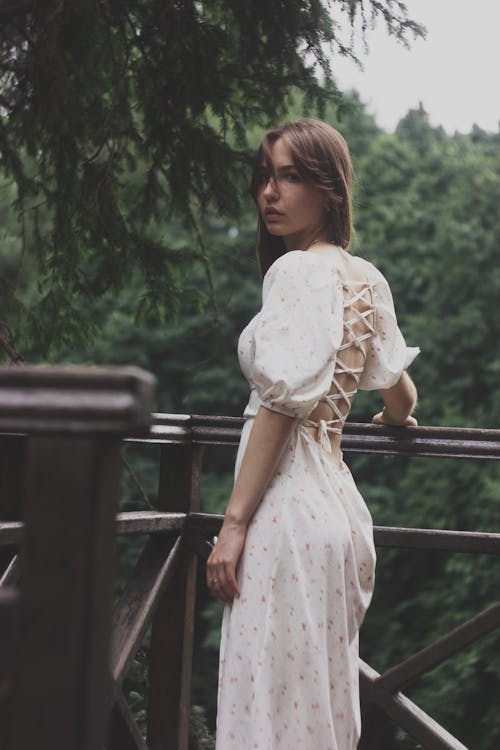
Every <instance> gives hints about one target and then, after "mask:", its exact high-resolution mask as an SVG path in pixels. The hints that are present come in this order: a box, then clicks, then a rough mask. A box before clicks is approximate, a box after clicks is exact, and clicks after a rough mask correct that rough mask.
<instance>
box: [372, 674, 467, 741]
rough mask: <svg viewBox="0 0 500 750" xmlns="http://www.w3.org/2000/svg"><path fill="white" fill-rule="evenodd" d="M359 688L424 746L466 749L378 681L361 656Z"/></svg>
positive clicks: (405, 699)
mask: <svg viewBox="0 0 500 750" xmlns="http://www.w3.org/2000/svg"><path fill="white" fill-rule="evenodd" d="M359 677H360V689H361V695H362V699H363V701H371V702H373V703H376V704H377V705H379V706H380V707H381V708H383V710H384V711H385V712H386V713H387V714H388V715H389V716H390V717H391V719H392V720H393V721H394V722H395V723H396V724H397V725H398V726H400V727H402V728H403V729H405V730H406V732H408V734H409V735H410V736H411V737H413V739H414V740H416V741H417V742H419V743H421V745H422V747H424V748H425V750H468V748H467V747H466V746H465V745H463V744H462V743H461V742H460V741H459V740H458V739H457V738H456V737H453V735H451V734H450V733H449V732H448V731H447V730H446V729H445V728H444V727H442V726H441V725H440V724H438V723H437V721H435V720H434V719H433V718H432V717H431V716H429V715H428V714H426V713H425V712H424V711H422V709H421V708H419V707H418V706H417V705H415V703H413V702H412V701H411V700H410V699H409V698H407V697H406V696H405V695H403V694H402V693H396V695H393V694H392V693H390V692H389V691H387V690H385V688H383V687H382V686H381V685H379V684H378V679H379V677H380V675H379V674H378V672H376V671H375V670H374V669H372V667H370V666H369V665H368V664H366V663H365V662H363V661H362V660H360V673H359Z"/></svg>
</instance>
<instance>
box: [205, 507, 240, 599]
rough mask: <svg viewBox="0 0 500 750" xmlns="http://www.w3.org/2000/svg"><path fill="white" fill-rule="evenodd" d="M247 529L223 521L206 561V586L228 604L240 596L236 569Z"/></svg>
mask: <svg viewBox="0 0 500 750" xmlns="http://www.w3.org/2000/svg"><path fill="white" fill-rule="evenodd" d="M246 535H247V527H246V525H245V524H241V523H237V522H235V521H228V520H227V519H225V520H224V523H223V524H222V528H221V530H220V534H219V537H218V539H217V542H216V544H215V546H214V548H213V550H212V552H211V553H210V557H209V558H208V560H207V586H208V588H209V589H210V591H211V592H212V594H214V596H216V597H217V598H218V599H220V600H221V601H223V602H224V603H225V604H230V603H231V602H232V601H233V599H234V597H235V596H239V595H240V589H239V586H238V582H237V580H236V567H237V565H238V561H239V559H240V557H241V553H242V551H243V547H244V545H245V539H246Z"/></svg>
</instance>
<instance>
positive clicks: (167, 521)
mask: <svg viewBox="0 0 500 750" xmlns="http://www.w3.org/2000/svg"><path fill="white" fill-rule="evenodd" d="M186 517H187V516H186V513H158V512H156V511H138V512H135V511H131V512H127V513H118V514H117V516H116V533H117V534H118V535H119V536H121V535H126V534H156V533H162V532H165V531H175V530H180V529H182V528H183V526H184V524H185V522H186ZM23 531H24V523H22V522H21V521H10V522H5V523H1V522H0V547H3V546H11V545H19V544H21V542H22V540H23Z"/></svg>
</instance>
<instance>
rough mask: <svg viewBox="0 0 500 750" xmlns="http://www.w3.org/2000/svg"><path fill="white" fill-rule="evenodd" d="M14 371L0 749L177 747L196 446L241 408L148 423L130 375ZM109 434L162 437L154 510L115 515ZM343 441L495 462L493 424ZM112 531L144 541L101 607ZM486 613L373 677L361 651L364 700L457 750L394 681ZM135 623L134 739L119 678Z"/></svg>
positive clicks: (228, 436)
mask: <svg viewBox="0 0 500 750" xmlns="http://www.w3.org/2000/svg"><path fill="white" fill-rule="evenodd" d="M22 372H23V374H22V375H20V373H19V372H18V371H16V372H15V374H13V371H12V370H11V371H1V370H0V432H3V433H4V434H3V435H2V436H0V513H1V515H0V518H1V519H2V522H1V523H0V561H1V556H2V555H3V563H4V565H3V567H4V569H5V572H4V575H3V579H2V581H1V586H0V637H1V636H3V637H2V638H1V640H0V643H2V644H6V643H7V642H8V643H9V647H8V648H6V647H5V645H2V646H0V721H1V726H2V733H3V734H0V746H1V747H7V748H9V750H28V749H29V750H32V748H34V747H36V748H37V750H49V749H50V750H77V749H78V750H101V748H103V747H106V748H107V749H108V750H186V749H187V746H188V714H189V704H190V683H191V665H192V650H193V625H194V615H195V598H196V593H195V592H196V567H197V564H196V563H197V557H198V556H201V557H202V558H206V557H207V555H208V553H209V550H210V540H211V539H212V538H213V536H214V535H216V534H217V533H218V530H219V528H220V524H221V522H222V517H221V516H214V515H208V514H203V513H201V512H200V476H201V471H202V454H203V447H204V446H205V445H210V446H214V445H219V446H224V445H225V446H235V445H237V443H238V441H239V436H240V432H241V427H242V425H243V420H242V419H239V418H232V417H204V416H189V415H168V414H156V415H153V420H152V424H151V425H150V426H149V425H148V416H149V413H150V410H151V390H152V384H151V381H150V379H149V378H148V376H147V375H146V374H144V373H140V372H139V371H130V370H124V371H95V372H94V374H93V376H92V377H91V378H90V379H89V378H88V377H87V373H86V372H85V371H82V370H76V371H72V372H66V371H62V372H61V371H43V372H42V371H40V370H39V369H37V368H30V369H29V370H28V369H26V370H23V371H22ZM87 412H88V413H87ZM7 433H10V434H7ZM14 433H15V434H14ZM20 433H23V435H21V434H20ZM122 438H124V439H126V440H128V441H134V442H139V441H140V442H142V443H149V444H151V443H154V444H159V445H160V474H159V487H158V494H157V500H156V510H154V511H145V512H140V513H137V512H136V513H118V514H116V510H117V502H118V482H119V478H120V472H121V464H120V461H119V453H120V442H121V439H122ZM342 448H343V450H344V451H353V452H363V453H380V454H392V455H397V454H399V455H415V456H441V457H442V456H453V457H458V458H472V457H473V458H482V459H486V460H488V459H489V460H498V459H499V458H500V431H495V430H472V429H448V428H430V427H418V428H406V429H404V430H401V429H398V428H392V429H391V428H382V427H379V426H374V425H357V424H350V425H347V426H346V430H345V435H344V436H343V443H342ZM21 504H23V505H24V510H23V513H22V516H23V517H22V520H21V518H20V513H19V509H20V507H21ZM116 533H117V534H145V535H147V542H146V544H145V546H144V548H143V550H142V552H141V554H140V556H139V559H138V562H137V565H136V567H135V569H134V572H133V573H132V575H131V577H130V579H129V580H128V582H127V585H126V588H125V590H124V592H123V594H122V596H121V598H120V600H119V601H118V603H117V605H116V607H115V611H114V613H113V614H112V613H111V609H110V602H111V586H112V576H111V571H112V569H113V546H114V545H113V540H114V537H115V534H116ZM375 542H376V544H377V545H378V546H379V547H398V548H405V549H432V550H443V551H448V552H451V551H454V552H473V553H484V554H490V555H498V554H500V534H488V533H474V532H455V531H446V530H430V529H401V528H388V527H375ZM499 626H500V603H499V602H497V603H494V604H493V605H492V606H491V607H490V608H489V609H487V610H485V612H483V613H480V614H478V615H477V616H476V617H474V618H472V619H471V620H469V621H468V622H466V623H464V624H463V625H461V626H459V627H458V628H456V629H455V630H453V631H452V632H451V633H448V634H446V635H444V636H443V637H442V638H440V639H439V640H438V641H436V642H435V643H433V644H430V645H429V646H427V647H426V648H424V649H423V650H422V651H419V652H418V653H416V654H414V655H413V656H411V657H410V658H408V659H406V660H405V661H404V662H402V663H401V664H399V665H396V666H394V667H392V668H391V669H389V670H387V671H386V672H385V673H383V674H382V675H379V674H377V673H376V672H375V671H374V670H373V669H372V668H371V667H370V666H369V665H367V664H364V663H361V664H360V677H361V694H362V701H363V703H364V704H365V706H366V705H369V704H371V705H375V706H377V707H378V708H380V709H383V711H385V712H386V713H387V714H388V715H389V716H390V717H391V718H392V719H393V720H394V721H395V722H396V723H397V724H399V725H400V726H401V727H403V728H404V729H405V730H406V731H407V732H408V734H409V735H410V736H411V737H413V738H414V739H415V740H416V741H417V742H419V743H420V744H421V746H422V747H424V748H428V749H429V750H444V749H445V748H446V749H448V750H458V749H459V748H461V749H462V750H463V748H464V745H463V744H461V743H460V742H459V740H457V739H456V738H454V737H452V736H451V735H450V734H449V733H448V732H447V731H446V730H445V729H444V728H443V727H441V726H439V725H438V724H437V723H436V722H435V721H434V720H433V719H432V718H431V717H429V716H428V715H426V714H425V713H424V712H423V711H422V710H421V709H420V708H418V707H417V706H416V705H415V704H414V703H413V702H412V701H410V700H409V699H408V698H407V697H406V696H405V695H404V694H403V693H402V690H403V689H406V687H407V686H408V685H409V684H410V683H412V682H413V681H414V680H415V679H417V678H418V677H420V676H421V675H422V674H424V673H425V672H428V671H429V670H431V669H433V668H434V667H435V666H436V665H438V664H440V663H441V662H442V661H444V660H445V659H447V658H448V657H450V656H451V655H453V654H455V653H456V652H457V651H458V650H460V649H463V648H465V647H466V646H468V645H469V644H470V643H472V642H474V641H475V640H477V639H478V638H480V637H482V636H484V635H486V634H487V633H489V632H491V631H492V630H493V629H496V628H498V627H499ZM148 627H151V645H150V649H149V696H148V716H147V739H143V737H142V736H141V734H140V732H139V730H138V727H137V725H136V722H135V720H134V717H133V715H132V712H131V710H130V708H129V706H128V705H127V702H126V700H125V698H124V695H123V691H122V684H123V680H124V677H125V675H126V672H127V668H128V666H129V664H130V663H131V660H132V659H133V657H134V655H135V653H136V651H137V649H138V647H139V645H140V644H141V641H142V639H143V637H144V634H145V632H146V629H147V628H148ZM108 664H109V665H110V668H109V669H108V668H107V665H108ZM109 717H110V721H108V718H109ZM368 743H369V738H368ZM368 746H370V745H369V744H368ZM373 748H374V750H381V749H380V748H379V747H376V745H373ZM384 750H386V749H384ZM387 750H390V749H389V748H387Z"/></svg>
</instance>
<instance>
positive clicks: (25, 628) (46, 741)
mask: <svg viewBox="0 0 500 750" xmlns="http://www.w3.org/2000/svg"><path fill="white" fill-rule="evenodd" d="M152 391H153V379H152V377H151V376H150V375H149V374H143V373H141V371H139V370H134V369H132V370H131V369H129V368H116V369H114V370H99V369H97V368H89V369H86V368H74V369H71V368H36V367H35V368H33V367H29V368H28V367H27V368H18V369H15V370H14V369H12V368H0V429H2V430H5V431H8V432H19V431H24V432H26V433H27V434H28V435H29V437H28V439H27V441H26V452H25V462H24V478H23V484H24V496H23V506H24V512H23V516H24V519H25V528H24V535H23V547H22V550H21V589H20V590H21V600H20V608H19V610H20V611H19V628H18V638H19V648H18V650H17V653H16V658H15V665H14V678H13V686H12V707H11V711H10V746H9V747H10V750H33V748H37V750H55V748H64V750H95V748H100V747H103V746H104V744H105V740H106V733H107V723H108V712H109V702H108V701H109V691H110V674H109V666H108V664H109V638H110V629H111V600H112V590H113V587H112V584H113V572H114V539H115V519H116V510H117V504H118V497H119V493H120V481H121V467H122V462H121V436H122V435H123V434H124V433H128V434H134V432H135V431H137V432H138V434H143V433H144V432H145V431H147V430H148V421H149V419H150V411H151V404H152Z"/></svg>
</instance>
